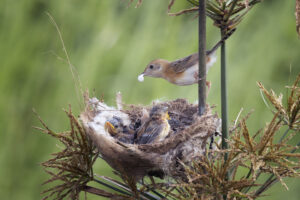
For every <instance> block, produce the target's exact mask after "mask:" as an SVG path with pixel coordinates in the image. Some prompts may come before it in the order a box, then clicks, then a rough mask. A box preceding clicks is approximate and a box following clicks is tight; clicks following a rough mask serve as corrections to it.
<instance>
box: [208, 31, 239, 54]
mask: <svg viewBox="0 0 300 200" xmlns="http://www.w3.org/2000/svg"><path fill="white" fill-rule="evenodd" d="M234 31H235V29H232V30H231V31H229V32H228V33H227V34H226V35H225V36H224V37H223V38H222V39H221V40H220V41H219V42H218V43H217V44H216V45H215V46H214V47H213V48H212V49H211V50H208V51H206V55H208V56H210V55H212V54H213V53H214V52H215V51H216V50H217V49H218V48H219V47H220V46H221V45H222V44H223V43H224V42H225V41H226V40H227V39H228V38H229V37H230V36H231V35H232V34H233V33H234Z"/></svg>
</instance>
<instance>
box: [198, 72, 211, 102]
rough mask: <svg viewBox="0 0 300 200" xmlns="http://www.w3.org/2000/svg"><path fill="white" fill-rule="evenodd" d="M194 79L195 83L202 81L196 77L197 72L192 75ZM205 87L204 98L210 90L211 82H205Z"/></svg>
mask: <svg viewBox="0 0 300 200" xmlns="http://www.w3.org/2000/svg"><path fill="white" fill-rule="evenodd" d="M194 79H195V80H197V82H198V81H200V80H202V78H199V77H198V72H195V73H194ZM197 82H196V81H195V83H197ZM205 85H206V86H207V93H206V97H207V95H208V93H209V90H210V87H211V82H210V81H206V82H205Z"/></svg>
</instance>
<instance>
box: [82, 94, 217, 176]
mask: <svg viewBox="0 0 300 200" xmlns="http://www.w3.org/2000/svg"><path fill="white" fill-rule="evenodd" d="M154 106H156V107H157V106H158V107H166V108H167V111H168V114H169V116H170V119H169V120H168V123H169V127H170V129H168V130H169V131H168V135H167V136H166V137H165V138H164V139H163V140H161V141H156V142H152V143H147V144H136V143H135V137H136V133H137V132H139V131H140V130H141V127H142V126H143V123H144V121H145V120H149V119H150V118H149V115H148V113H149V112H151V109H152V108H153V107H154ZM125 107H126V108H125V109H123V106H120V104H119V106H118V109H116V108H114V107H109V106H107V105H106V104H104V103H103V102H101V101H99V100H98V99H96V98H92V99H89V100H88V101H87V108H86V110H85V111H84V112H83V113H81V115H80V119H81V121H82V123H83V127H84V128H85V131H86V133H87V134H88V135H89V136H90V138H91V139H92V141H93V142H94V144H95V145H96V147H97V148H98V150H99V152H100V155H101V156H102V158H103V159H104V160H106V161H107V163H108V164H109V165H110V166H111V167H112V168H114V169H115V170H117V171H119V172H120V173H122V174H126V175H127V176H130V177H133V178H134V179H135V180H136V181H137V180H140V179H141V178H143V177H144V176H147V175H148V176H156V177H160V178H163V177H165V176H168V177H172V178H175V179H178V178H180V179H181V180H186V176H185V173H184V165H190V164H191V163H192V162H193V161H195V160H198V159H201V157H202V156H203V155H205V154H206V152H207V146H209V145H208V143H209V142H208V141H209V140H208V139H209V138H212V137H213V136H214V135H215V133H216V132H217V131H218V129H219V126H220V119H219V118H218V116H217V115H216V114H212V112H211V108H210V107H209V106H207V108H206V113H204V115H202V116H198V115H197V105H196V104H190V103H188V102H187V100H185V99H177V100H174V101H166V102H154V103H153V104H152V105H151V106H136V105H129V106H125ZM114 117H118V118H121V119H122V123H123V126H124V127H127V129H126V130H128V129H129V130H131V132H130V133H122V132H121V133H119V134H118V135H117V136H112V135H111V134H110V133H109V132H108V131H107V130H106V129H105V128H104V126H105V121H106V120H109V119H111V118H114ZM124 138H125V139H124Z"/></svg>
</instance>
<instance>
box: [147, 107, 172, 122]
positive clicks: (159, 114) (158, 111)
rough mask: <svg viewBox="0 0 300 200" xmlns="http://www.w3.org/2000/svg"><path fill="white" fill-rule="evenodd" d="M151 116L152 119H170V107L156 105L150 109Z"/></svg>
mask: <svg viewBox="0 0 300 200" xmlns="http://www.w3.org/2000/svg"><path fill="white" fill-rule="evenodd" d="M150 117H151V118H152V119H160V120H170V116H169V113H168V107H166V106H154V107H153V108H152V109H151V111H150Z"/></svg>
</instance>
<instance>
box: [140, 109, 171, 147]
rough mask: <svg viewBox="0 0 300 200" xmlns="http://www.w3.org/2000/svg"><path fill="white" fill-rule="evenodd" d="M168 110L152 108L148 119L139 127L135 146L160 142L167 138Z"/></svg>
mask: <svg viewBox="0 0 300 200" xmlns="http://www.w3.org/2000/svg"><path fill="white" fill-rule="evenodd" d="M168 120H170V117H169V114H168V108H167V107H162V106H154V107H153V108H152V109H151V111H150V116H149V119H148V120H146V121H145V123H144V124H143V125H142V126H141V128H140V129H139V131H138V132H137V136H136V143H137V144H148V143H153V142H158V141H162V140H163V139H165V137H167V136H168V134H169V130H170V125H169V123H168Z"/></svg>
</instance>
